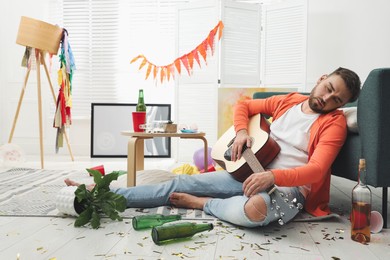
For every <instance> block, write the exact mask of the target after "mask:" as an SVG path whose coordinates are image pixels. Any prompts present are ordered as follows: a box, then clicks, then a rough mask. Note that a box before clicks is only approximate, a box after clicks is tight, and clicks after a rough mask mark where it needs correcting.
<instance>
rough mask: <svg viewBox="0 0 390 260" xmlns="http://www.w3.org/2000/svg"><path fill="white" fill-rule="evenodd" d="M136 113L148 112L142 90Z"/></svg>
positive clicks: (139, 94) (141, 90)
mask: <svg viewBox="0 0 390 260" xmlns="http://www.w3.org/2000/svg"><path fill="white" fill-rule="evenodd" d="M135 111H137V112H146V105H145V100H144V90H143V89H140V90H139V93H138V103H137V106H136V108H135Z"/></svg>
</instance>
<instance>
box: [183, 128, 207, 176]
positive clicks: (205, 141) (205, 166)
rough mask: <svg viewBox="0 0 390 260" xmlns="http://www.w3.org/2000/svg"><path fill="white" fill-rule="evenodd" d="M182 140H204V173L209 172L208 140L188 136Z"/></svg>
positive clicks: (201, 137)
mask: <svg viewBox="0 0 390 260" xmlns="http://www.w3.org/2000/svg"><path fill="white" fill-rule="evenodd" d="M180 138H183V139H202V140H203V143H204V171H205V172H207V168H208V157H207V156H208V146H207V139H206V137H204V136H199V137H186V136H180Z"/></svg>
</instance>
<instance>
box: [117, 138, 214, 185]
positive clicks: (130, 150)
mask: <svg viewBox="0 0 390 260" xmlns="http://www.w3.org/2000/svg"><path fill="white" fill-rule="evenodd" d="M121 134H122V135H125V136H129V137H130V138H129V142H128V145H127V187H132V186H136V178H135V176H136V172H137V171H141V170H143V169H144V140H145V139H150V138H155V137H179V138H183V139H201V140H203V143H204V169H205V171H207V168H208V165H207V164H208V157H207V156H208V155H207V153H208V147H207V139H206V138H205V135H206V133H202V132H200V133H145V132H131V131H122V132H121Z"/></svg>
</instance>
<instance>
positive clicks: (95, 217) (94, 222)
mask: <svg viewBox="0 0 390 260" xmlns="http://www.w3.org/2000/svg"><path fill="white" fill-rule="evenodd" d="M91 226H92V228H93V229H98V228H99V227H100V215H99V214H98V213H97V212H96V211H93V212H92V220H91Z"/></svg>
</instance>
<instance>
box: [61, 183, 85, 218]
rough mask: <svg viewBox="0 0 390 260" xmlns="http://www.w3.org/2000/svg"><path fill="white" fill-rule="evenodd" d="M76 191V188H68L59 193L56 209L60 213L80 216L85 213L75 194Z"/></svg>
mask: <svg viewBox="0 0 390 260" xmlns="http://www.w3.org/2000/svg"><path fill="white" fill-rule="evenodd" d="M76 190H77V187H76V186H67V187H64V188H62V189H61V190H60V191H59V192H58V194H57V196H56V208H57V209H58V211H59V212H60V213H63V214H66V215H71V216H78V215H79V214H80V213H81V212H82V211H83V208H82V207H81V206H80V205H79V204H78V202H77V199H76V195H75V194H74V192H75V191H76Z"/></svg>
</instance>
